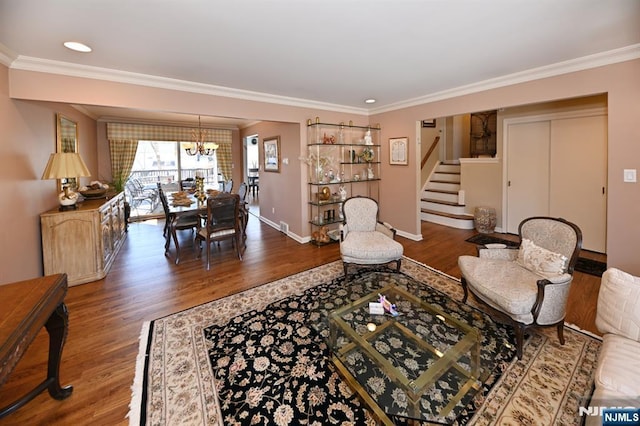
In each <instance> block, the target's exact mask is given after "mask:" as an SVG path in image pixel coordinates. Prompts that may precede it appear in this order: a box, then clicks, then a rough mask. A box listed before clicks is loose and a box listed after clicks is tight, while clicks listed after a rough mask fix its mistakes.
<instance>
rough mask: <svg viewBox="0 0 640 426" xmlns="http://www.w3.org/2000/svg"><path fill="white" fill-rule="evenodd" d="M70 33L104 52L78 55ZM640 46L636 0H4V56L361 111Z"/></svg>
mask: <svg viewBox="0 0 640 426" xmlns="http://www.w3.org/2000/svg"><path fill="white" fill-rule="evenodd" d="M68 40H73V41H81V42H83V43H86V44H88V45H89V46H91V47H92V48H93V51H92V52H91V53H77V52H73V51H70V50H68V49H66V48H65V47H63V45H62V43H63V42H64V41H68ZM639 50H640V1H638V0H562V1H558V0H535V1H524V0H493V1H489V0H487V1H478V0H369V1H366V2H365V1H358V0H322V1H320V0H234V1H221V0H136V1H131V0H92V1H87V0H0V60H3V62H5V63H6V64H7V65H8V66H11V67H14V68H22V69H27V68H28V69H34V68H38V67H40V69H42V70H48V69H53V68H54V66H56V67H57V68H56V69H58V70H60V69H66V70H74V72H75V75H77V73H79V72H85V73H92V72H96V73H98V72H99V73H100V75H103V76H105V75H106V76H108V77H107V78H112V79H115V80H117V79H118V78H125V77H128V78H130V77H132V76H135V77H136V78H138V80H139V81H145V79H148V80H150V81H151V80H153V81H155V82H157V81H158V80H159V79H161V80H162V81H171V82H173V83H184V84H191V85H193V84H197V85H198V87H206V88H208V89H210V90H213V91H216V90H220V91H224V93H226V95H227V96H237V97H240V98H245V97H246V98H260V99H265V100H269V99H270V98H271V99H275V100H277V101H278V102H280V103H291V104H296V105H300V104H303V105H309V106H313V105H315V106H322V107H323V108H328V109H332V108H334V109H336V110H340V109H351V110H354V111H362V112H364V113H371V112H380V111H384V110H389V109H394V108H399V107H401V106H403V105H407V104H408V103H411V102H414V101H416V100H420V99H429V97H434V96H435V97H437V96H445V95H446V94H447V93H452V91H455V90H461V89H463V88H468V87H473V85H478V84H482V83H487V84H488V83H489V82H497V81H509V78H516V77H517V78H519V79H520V81H522V79H526V78H527V77H526V76H527V75H534V74H535V75H537V76H538V77H537V78H539V76H540V73H541V72H543V71H545V70H546V71H548V72H556V73H560V72H563V70H564V69H566V70H575V67H576V66H578V67H579V66H583V67H587V66H595V65H593V63H594V62H593V61H592V62H589V61H588V60H585V58H587V59H589V58H595V59H594V60H604V59H603V58H606V57H607V56H606V55H611V52H612V51H614V52H620V51H622V52H628V51H632V52H633V55H636V56H638V51H639ZM629 59H632V58H629ZM580 64H582V65H580ZM589 64H591V65H589ZM572 67H573V68H572ZM564 72H566V71H564ZM167 79H170V80H167ZM143 84H144V83H143ZM367 98H375V99H376V100H377V102H376V103H375V104H372V105H367V104H365V103H364V100H365V99H367ZM86 108H89V107H86ZM87 111H89V112H90V113H91V114H92V115H94V117H97V118H102V117H105V116H110V117H119V116H129V115H131V114H135V115H136V116H137V119H151V120H156V119H167V120H169V121H174V120H178V121H184V120H186V121H192V120H193V116H191V117H189V116H173V117H171V116H168V117H167V116H164V115H163V114H160V113H157V112H156V113H152V112H149V111H130V110H121V109H104V108H96V107H91V108H90V109H87ZM203 120H204V118H203ZM219 120H220V121H221V122H224V123H227V124H229V125H231V126H243V125H244V124H246V121H245V120H229V119H219Z"/></svg>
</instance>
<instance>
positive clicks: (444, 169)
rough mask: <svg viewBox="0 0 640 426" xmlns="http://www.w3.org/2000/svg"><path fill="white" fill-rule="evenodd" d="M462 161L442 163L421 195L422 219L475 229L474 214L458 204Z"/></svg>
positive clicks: (459, 227)
mask: <svg viewBox="0 0 640 426" xmlns="http://www.w3.org/2000/svg"><path fill="white" fill-rule="evenodd" d="M459 190H460V163H458V162H446V163H440V164H438V165H437V166H436V169H435V170H434V172H433V173H432V174H431V177H430V178H429V181H428V182H427V183H426V185H425V186H424V189H423V191H422V194H421V197H420V219H421V220H424V221H427V222H433V223H438V224H440V225H446V226H449V227H452V228H458V229H473V215H470V214H467V213H465V211H464V208H465V206H464V204H458V191H459Z"/></svg>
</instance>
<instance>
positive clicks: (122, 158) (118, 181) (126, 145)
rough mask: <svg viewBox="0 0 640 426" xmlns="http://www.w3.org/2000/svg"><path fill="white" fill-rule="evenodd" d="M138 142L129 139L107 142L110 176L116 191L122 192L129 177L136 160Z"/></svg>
mask: <svg viewBox="0 0 640 426" xmlns="http://www.w3.org/2000/svg"><path fill="white" fill-rule="evenodd" d="M137 150H138V141H137V140H130V139H121V140H113V139H112V140H109V151H110V153H111V175H112V176H113V182H114V184H115V186H116V189H117V190H119V191H122V190H123V189H124V184H125V183H126V182H127V179H129V176H130V175H131V168H132V167H133V161H134V160H135V159H136V151H137Z"/></svg>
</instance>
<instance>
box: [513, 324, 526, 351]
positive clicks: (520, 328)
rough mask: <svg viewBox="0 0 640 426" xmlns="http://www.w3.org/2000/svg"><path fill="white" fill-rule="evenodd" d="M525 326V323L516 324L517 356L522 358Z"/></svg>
mask: <svg viewBox="0 0 640 426" xmlns="http://www.w3.org/2000/svg"><path fill="white" fill-rule="evenodd" d="M524 328H525V326H524V325H523V324H516V325H515V326H514V329H515V332H516V356H517V357H518V359H522V346H523V345H524Z"/></svg>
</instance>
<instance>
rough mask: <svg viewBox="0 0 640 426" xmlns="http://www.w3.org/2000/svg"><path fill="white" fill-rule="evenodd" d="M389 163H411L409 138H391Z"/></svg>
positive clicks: (403, 164) (402, 164) (404, 164)
mask: <svg viewBox="0 0 640 426" xmlns="http://www.w3.org/2000/svg"><path fill="white" fill-rule="evenodd" d="M389 164H391V165H399V166H406V165H408V164H409V138H408V137H406V136H403V137H400V138H389Z"/></svg>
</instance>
